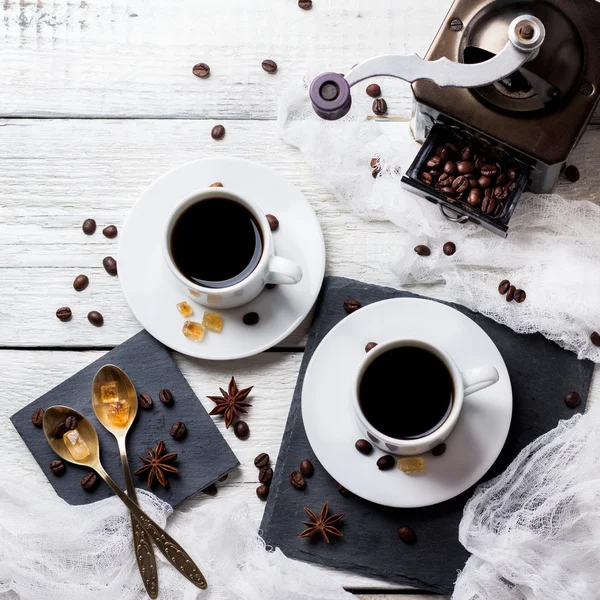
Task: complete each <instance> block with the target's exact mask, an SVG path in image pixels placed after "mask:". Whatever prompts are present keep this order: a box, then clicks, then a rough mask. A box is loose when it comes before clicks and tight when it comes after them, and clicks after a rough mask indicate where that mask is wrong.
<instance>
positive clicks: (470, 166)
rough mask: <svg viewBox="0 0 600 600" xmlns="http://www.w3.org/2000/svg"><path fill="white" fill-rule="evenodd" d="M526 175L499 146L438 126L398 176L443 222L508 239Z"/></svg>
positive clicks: (522, 166)
mask: <svg viewBox="0 0 600 600" xmlns="http://www.w3.org/2000/svg"><path fill="white" fill-rule="evenodd" d="M469 148H470V150H468V149H469ZM449 163H450V164H449ZM530 173H531V165H529V164H528V163H527V162H526V160H524V158H523V157H521V156H516V155H515V154H513V153H511V152H510V150H508V149H506V148H504V147H502V146H501V145H499V144H498V143H496V142H494V141H492V140H489V139H486V138H483V137H482V136H480V135H478V134H475V133H471V132H470V131H468V130H465V129H464V128H462V127H461V126H459V125H452V124H441V123H438V124H436V125H435V126H434V127H433V128H432V129H431V132H430V133H429V135H428V136H427V139H426V140H425V143H424V144H423V146H422V148H421V150H420V151H419V153H418V154H417V156H416V157H415V159H414V161H413V163H412V164H411V166H410V167H409V169H408V170H407V171H406V173H405V174H404V176H403V177H402V185H403V186H404V187H405V188H406V189H408V190H410V191H411V192H413V193H415V194H417V195H418V196H421V197H422V198H425V199H426V200H429V201H430V202H433V203H435V204H438V205H439V206H440V208H441V209H442V212H443V213H444V214H445V216H446V217H448V218H457V219H459V220H461V222H463V221H462V219H464V220H466V219H465V217H466V218H468V220H469V221H471V222H473V223H478V224H479V225H481V226H482V227H485V228H486V229H489V230H490V231H492V232H494V233H496V234H498V235H501V236H503V237H506V236H507V235H508V224H509V221H510V218H511V216H512V214H513V212H514V210H515V208H516V206H517V203H518V201H519V198H520V197H521V194H522V193H523V191H524V190H525V188H526V187H527V184H528V183H529V176H530ZM474 190H479V191H474Z"/></svg>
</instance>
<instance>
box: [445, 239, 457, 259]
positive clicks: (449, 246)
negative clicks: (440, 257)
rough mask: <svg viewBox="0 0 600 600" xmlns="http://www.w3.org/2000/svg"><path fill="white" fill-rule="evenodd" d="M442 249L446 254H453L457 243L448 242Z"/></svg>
mask: <svg viewBox="0 0 600 600" xmlns="http://www.w3.org/2000/svg"><path fill="white" fill-rule="evenodd" d="M442 249H443V251H444V254H445V255H446V256H452V255H453V254H454V253H455V252H456V244H455V243H454V242H446V243H445V244H444V247H443V248H442Z"/></svg>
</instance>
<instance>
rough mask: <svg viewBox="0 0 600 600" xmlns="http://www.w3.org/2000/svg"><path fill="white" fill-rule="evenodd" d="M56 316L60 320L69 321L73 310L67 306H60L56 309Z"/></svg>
mask: <svg viewBox="0 0 600 600" xmlns="http://www.w3.org/2000/svg"><path fill="white" fill-rule="evenodd" d="M56 316H57V318H58V319H59V320H60V321H70V320H71V317H72V316H73V312H72V311H71V309H70V308H69V307H68V306H62V307H61V308H59V309H58V310H57V311H56Z"/></svg>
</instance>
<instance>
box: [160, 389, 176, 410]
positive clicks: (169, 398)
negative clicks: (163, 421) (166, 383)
mask: <svg viewBox="0 0 600 600" xmlns="http://www.w3.org/2000/svg"><path fill="white" fill-rule="evenodd" d="M158 399H159V400H160V401H161V402H162V403H163V404H166V405H167V406H172V405H173V392H171V390H166V389H165V390H160V392H158Z"/></svg>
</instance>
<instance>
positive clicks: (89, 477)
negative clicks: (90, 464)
mask: <svg viewBox="0 0 600 600" xmlns="http://www.w3.org/2000/svg"><path fill="white" fill-rule="evenodd" d="M98 481H99V480H98V475H96V473H94V471H90V472H89V473H87V474H85V475H84V476H83V478H82V480H81V487H82V488H83V489H84V490H85V491H86V492H92V491H93V490H95V489H96V486H97V485H98Z"/></svg>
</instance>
